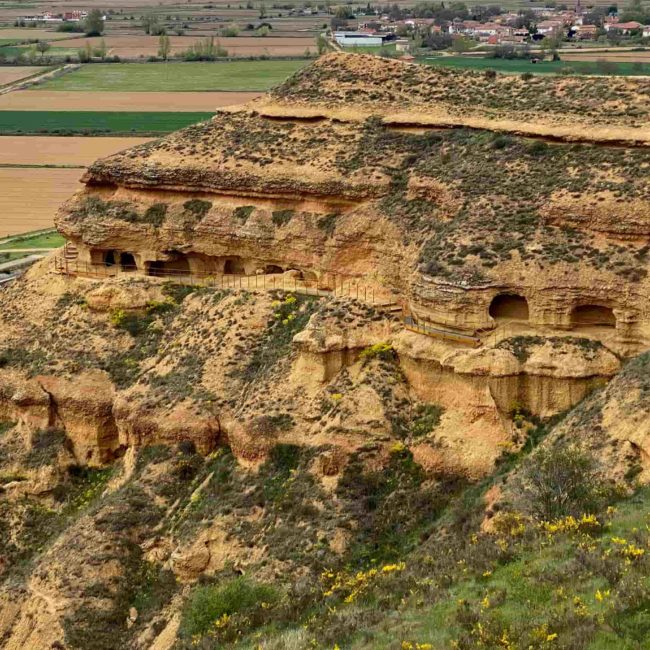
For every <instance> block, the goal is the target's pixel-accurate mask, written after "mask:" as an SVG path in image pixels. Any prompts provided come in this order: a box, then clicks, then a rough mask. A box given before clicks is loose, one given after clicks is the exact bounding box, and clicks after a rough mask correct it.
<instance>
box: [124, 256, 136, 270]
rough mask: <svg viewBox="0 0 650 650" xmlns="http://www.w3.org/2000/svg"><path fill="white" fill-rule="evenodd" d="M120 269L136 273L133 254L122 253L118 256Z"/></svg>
mask: <svg viewBox="0 0 650 650" xmlns="http://www.w3.org/2000/svg"><path fill="white" fill-rule="evenodd" d="M120 268H121V269H122V271H137V269H138V265H137V264H136V263H135V257H134V255H133V253H122V254H121V255H120Z"/></svg>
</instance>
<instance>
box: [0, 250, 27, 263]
mask: <svg viewBox="0 0 650 650" xmlns="http://www.w3.org/2000/svg"><path fill="white" fill-rule="evenodd" d="M29 255H31V253H5V252H4V251H1V250H0V264H4V263H5V262H15V261H16V260H19V259H22V258H23V257H28V256H29Z"/></svg>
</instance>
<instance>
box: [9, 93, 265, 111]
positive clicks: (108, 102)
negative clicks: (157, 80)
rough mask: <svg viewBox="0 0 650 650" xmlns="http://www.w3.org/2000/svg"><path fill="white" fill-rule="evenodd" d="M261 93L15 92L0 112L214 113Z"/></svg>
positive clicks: (242, 102) (10, 94)
mask: <svg viewBox="0 0 650 650" xmlns="http://www.w3.org/2000/svg"><path fill="white" fill-rule="evenodd" d="M259 95H260V93H248V92H242V93H237V92H212V93H206V92H203V93H201V92H194V93H192V92H190V93H184V92H170V93H168V92H142V93H130V92H68V91H64V90H18V91H16V92H13V93H7V94H5V95H0V110H6V111H8V110H18V111H153V112H155V111H162V112H165V111H180V112H192V111H206V112H208V111H213V110H215V109H216V108H218V107H219V106H229V105H232V104H244V103H246V102H248V101H250V100H251V99H254V98H255V97H259Z"/></svg>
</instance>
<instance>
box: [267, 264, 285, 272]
mask: <svg viewBox="0 0 650 650" xmlns="http://www.w3.org/2000/svg"><path fill="white" fill-rule="evenodd" d="M264 273H267V274H272V273H284V269H283V268H282V267H281V266H277V265H276V264H267V265H266V266H265V267H264Z"/></svg>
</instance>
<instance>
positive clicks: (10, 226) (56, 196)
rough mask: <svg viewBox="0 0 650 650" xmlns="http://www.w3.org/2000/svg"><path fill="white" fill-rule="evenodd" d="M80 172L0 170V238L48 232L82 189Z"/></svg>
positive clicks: (72, 170) (61, 170) (78, 170)
mask: <svg viewBox="0 0 650 650" xmlns="http://www.w3.org/2000/svg"><path fill="white" fill-rule="evenodd" d="M81 174H82V170H81V169H0V237H2V236H5V235H14V234H18V233H23V232H27V231H29V230H37V229H39V228H49V227H51V226H52V225H54V215H55V213H56V211H57V209H58V207H59V205H61V203H63V201H65V200H66V199H67V198H69V197H70V196H71V195H72V194H73V193H74V192H76V191H77V190H78V189H81V187H82V185H81V184H80V183H79V178H80V177H81Z"/></svg>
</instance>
